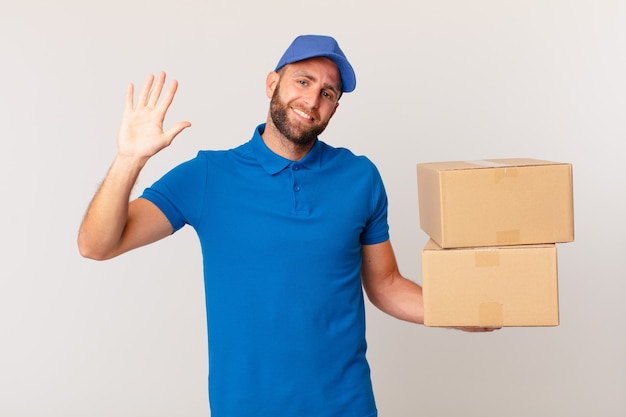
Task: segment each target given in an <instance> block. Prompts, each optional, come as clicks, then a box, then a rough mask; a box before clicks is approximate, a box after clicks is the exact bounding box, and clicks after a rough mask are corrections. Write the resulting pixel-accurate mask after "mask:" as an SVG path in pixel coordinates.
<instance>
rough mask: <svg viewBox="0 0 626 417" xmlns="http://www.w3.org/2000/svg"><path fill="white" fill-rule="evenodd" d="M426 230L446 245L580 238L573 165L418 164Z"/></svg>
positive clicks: (533, 161) (534, 161)
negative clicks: (575, 210)
mask: <svg viewBox="0 0 626 417" xmlns="http://www.w3.org/2000/svg"><path fill="white" fill-rule="evenodd" d="M417 182H418V199H419V215H420V227H421V228H422V229H423V230H424V231H425V232H426V233H427V234H428V235H429V236H430V237H431V238H432V239H433V240H434V241H435V242H436V243H437V244H438V245H439V246H441V247H443V248H461V247H479V246H503V245H526V244H541V243H562V242H571V241H573V240H574V210H573V187H572V166H571V164H569V163H559V162H551V161H543V160H537V159H528V158H514V159H490V160H484V161H451V162H430V163H423V164H418V165H417Z"/></svg>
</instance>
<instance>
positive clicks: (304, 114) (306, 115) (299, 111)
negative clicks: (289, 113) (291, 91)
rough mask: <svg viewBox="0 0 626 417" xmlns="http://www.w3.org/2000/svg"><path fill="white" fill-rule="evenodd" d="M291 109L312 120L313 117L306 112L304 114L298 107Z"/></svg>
mask: <svg viewBox="0 0 626 417" xmlns="http://www.w3.org/2000/svg"><path fill="white" fill-rule="evenodd" d="M293 111H295V112H296V113H298V114H299V115H300V116H302V117H305V118H307V119H309V120H313V118H312V117H311V116H309V115H308V114H306V113H305V112H303V111H302V110H298V109H293Z"/></svg>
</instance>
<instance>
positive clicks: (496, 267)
mask: <svg viewBox="0 0 626 417" xmlns="http://www.w3.org/2000/svg"><path fill="white" fill-rule="evenodd" d="M422 286H423V292H424V324H425V325H426V326H436V327H476V326H478V327H517V326H557V325H558V324H559V300H558V273H557V251H556V245H555V244H543V245H523V246H499V247H480V248H459V249H442V248H440V247H439V246H438V245H437V244H436V243H435V242H434V241H433V240H432V239H431V240H429V241H428V242H427V243H426V246H425V247H424V249H423V250H422Z"/></svg>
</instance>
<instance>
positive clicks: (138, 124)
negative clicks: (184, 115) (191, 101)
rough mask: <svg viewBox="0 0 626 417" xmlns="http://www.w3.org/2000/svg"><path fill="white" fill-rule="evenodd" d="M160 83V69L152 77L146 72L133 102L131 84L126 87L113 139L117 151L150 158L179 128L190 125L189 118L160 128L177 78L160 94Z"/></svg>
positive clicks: (179, 130) (166, 143)
mask: <svg viewBox="0 0 626 417" xmlns="http://www.w3.org/2000/svg"><path fill="white" fill-rule="evenodd" d="M164 85H165V73H164V72H160V73H159V74H158V75H157V76H156V81H155V77H154V75H152V74H150V75H148V76H147V77H146V81H145V82H144V85H143V88H142V89H141V92H140V93H139V96H138V97H137V103H134V90H135V89H134V86H133V84H132V83H131V84H129V85H128V87H127V88H126V105H125V108H124V115H123V117H122V124H121V126H120V130H119V134H118V139H117V146H118V153H119V154H121V155H124V156H129V157H137V158H145V159H147V158H150V157H151V156H153V155H154V154H156V153H157V152H159V151H160V150H161V149H163V148H165V147H167V146H169V145H170V144H171V143H172V141H173V140H174V138H175V137H176V136H177V135H178V134H179V133H180V132H182V131H183V130H184V129H186V128H188V127H189V126H191V123H189V122H178V123H175V124H174V125H173V126H172V127H171V128H170V129H168V130H163V122H164V120H165V114H166V113H167V110H168V109H169V107H170V105H171V104H172V100H174V95H175V94H176V90H177V88H178V82H177V81H176V80H174V81H172V82H171V83H170V85H169V87H168V88H167V90H166V91H165V94H164V95H163V97H162V98H161V92H162V91H163V86H164Z"/></svg>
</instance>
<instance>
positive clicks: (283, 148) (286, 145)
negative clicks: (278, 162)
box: [261, 117, 314, 161]
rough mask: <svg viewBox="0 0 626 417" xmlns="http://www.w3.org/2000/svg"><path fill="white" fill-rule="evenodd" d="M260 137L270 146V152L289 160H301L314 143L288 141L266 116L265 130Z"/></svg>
mask: <svg viewBox="0 0 626 417" xmlns="http://www.w3.org/2000/svg"><path fill="white" fill-rule="evenodd" d="M261 138H263V142H265V145H266V146H267V147H268V148H270V150H271V151H272V152H274V153H275V154H277V155H280V156H282V157H283V158H286V159H289V160H290V161H299V160H301V159H302V158H304V157H305V156H306V154H307V153H309V151H310V150H311V148H312V147H313V145H314V143H309V144H306V145H300V144H297V143H293V141H290V140H289V139H287V138H286V137H285V136H284V135H283V134H282V133H280V131H279V130H278V129H277V128H276V125H274V122H273V121H272V118H271V117H268V118H267V123H266V124H265V131H264V132H263V134H262V135H261Z"/></svg>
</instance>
